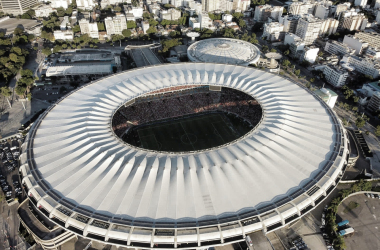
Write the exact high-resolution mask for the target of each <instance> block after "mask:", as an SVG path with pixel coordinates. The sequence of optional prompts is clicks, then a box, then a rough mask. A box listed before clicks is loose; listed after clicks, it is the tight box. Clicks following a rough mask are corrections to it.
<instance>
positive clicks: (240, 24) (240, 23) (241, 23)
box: [238, 19, 247, 28]
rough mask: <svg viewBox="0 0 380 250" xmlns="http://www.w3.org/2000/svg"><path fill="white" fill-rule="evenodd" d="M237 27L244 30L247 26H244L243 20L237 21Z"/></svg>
mask: <svg viewBox="0 0 380 250" xmlns="http://www.w3.org/2000/svg"><path fill="white" fill-rule="evenodd" d="M238 25H239V27H240V28H245V27H246V26H247V25H246V24H245V21H244V19H240V20H239V21H238Z"/></svg>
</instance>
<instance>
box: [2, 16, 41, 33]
mask: <svg viewBox="0 0 380 250" xmlns="http://www.w3.org/2000/svg"><path fill="white" fill-rule="evenodd" d="M40 23H41V22H39V21H37V20H32V19H17V18H8V19H4V20H3V21H1V22H0V31H2V32H5V35H10V34H12V33H13V31H14V30H15V29H16V28H22V29H23V30H26V29H29V28H31V27H34V26H36V25H38V24H40Z"/></svg>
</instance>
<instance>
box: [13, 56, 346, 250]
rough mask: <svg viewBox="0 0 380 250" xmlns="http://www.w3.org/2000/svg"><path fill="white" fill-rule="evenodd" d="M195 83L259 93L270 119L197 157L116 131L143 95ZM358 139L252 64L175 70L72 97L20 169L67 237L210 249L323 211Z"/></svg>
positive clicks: (136, 73) (42, 129)
mask: <svg viewBox="0 0 380 250" xmlns="http://www.w3.org/2000/svg"><path fill="white" fill-rule="evenodd" d="M194 84H197V85H207V86H222V87H228V88H233V89H236V90H239V91H242V92H244V93H247V94H249V95H252V97H254V98H255V99H256V100H257V101H258V102H259V103H260V105H261V107H262V109H263V118H262V120H261V121H260V123H259V124H258V125H257V126H256V127H255V128H254V129H253V130H251V131H250V132H248V133H247V134H246V135H245V136H243V137H241V138H239V139H238V140H236V141H233V142H231V143H229V144H225V145H222V146H220V147H216V148H212V149H208V150H201V151H196V152H176V153H174V152H167V153H165V152H155V151H152V150H145V149H141V148H137V147H133V146H131V145H128V144H126V143H125V142H123V141H122V140H121V139H120V138H119V137H118V136H116V135H115V134H114V132H113V130H112V129H111V121H112V117H113V115H114V112H115V111H116V110H118V109H119V108H120V107H121V106H122V105H125V104H126V103H129V102H131V101H132V100H133V99H134V98H137V97H141V96H142V95H146V94H148V93H150V92H152V91H157V90H158V89H163V88H168V87H171V86H183V85H194ZM347 138H348V137H347V132H346V131H345V129H344V127H343V126H342V124H341V122H340V120H339V119H338V118H337V115H336V114H335V113H334V111H333V110H332V109H331V108H330V107H329V106H328V105H327V104H326V103H325V102H324V101H323V100H322V99H320V98H319V97H318V96H317V95H315V94H314V93H312V92H310V91H309V90H308V89H307V88H305V87H303V86H302V85H299V84H297V83H293V82H291V81H289V80H287V79H285V78H282V77H280V76H277V75H273V74H271V73H268V72H264V71H261V70H258V69H254V68H251V67H242V66H235V65H227V64H208V63H180V64H174V65H173V64H169V65H160V66H152V67H145V68H138V69H134V70H131V71H127V72H123V73H120V74H116V75H112V76H109V77H106V78H103V79H100V80H98V81H95V82H92V83H90V84H88V85H86V86H83V87H81V88H78V89H76V90H75V91H73V92H71V93H70V94H68V95H66V96H65V97H63V98H61V99H60V100H59V101H57V102H56V103H55V104H53V105H52V106H51V107H50V108H49V109H48V110H46V111H45V113H43V114H42V115H41V116H40V118H39V119H38V120H37V121H36V122H35V123H34V124H33V126H32V128H31V129H30V131H29V134H28V135H27V137H26V140H25V142H24V144H23V146H22V154H21V157H20V159H21V164H22V165H21V168H20V172H21V175H22V178H23V180H22V182H23V185H24V187H25V189H26V191H27V194H28V198H29V200H30V202H31V203H33V204H34V206H36V207H37V208H38V209H39V210H40V211H42V212H43V214H44V216H46V217H48V218H49V220H51V221H52V222H53V223H55V224H56V225H58V226H59V227H60V228H63V229H65V232H66V233H67V232H70V233H71V234H75V235H78V236H80V237H84V238H88V239H92V240H96V241H100V242H104V243H107V244H113V245H118V246H128V247H134V248H144V249H149V248H164V249H165V248H167V249H169V248H182V249H194V248H207V247H210V246H216V245H223V244H230V243H232V242H237V241H241V240H243V239H244V236H245V235H246V234H248V233H251V232H255V231H262V232H264V233H267V232H271V231H273V230H276V229H278V228H280V227H283V226H285V225H287V224H289V223H291V222H293V221H295V220H297V219H299V218H300V217H302V216H304V215H305V214H306V213H307V212H309V211H310V210H312V209H313V208H314V207H315V206H317V205H318V204H319V203H320V202H321V201H322V200H323V199H324V198H325V197H326V196H327V195H328V194H329V193H330V192H331V191H332V190H333V189H334V187H335V186H336V185H337V183H338V182H339V180H340V178H341V176H342V174H343V173H344V171H345V168H346V166H347V161H348V157H349V150H348V148H349V147H348V143H349V142H348V139H347ZM23 224H25V225H26V222H25V223H23ZM26 226H27V225H26ZM28 229H29V230H31V229H30V228H28ZM41 242H42V241H40V243H41Z"/></svg>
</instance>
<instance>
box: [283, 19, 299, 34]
mask: <svg viewBox="0 0 380 250" xmlns="http://www.w3.org/2000/svg"><path fill="white" fill-rule="evenodd" d="M300 18H301V16H298V15H285V16H280V17H279V19H278V20H279V21H278V22H279V23H281V24H282V25H284V31H285V32H289V33H296V30H297V24H298V19H300Z"/></svg>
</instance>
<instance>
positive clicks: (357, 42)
mask: <svg viewBox="0 0 380 250" xmlns="http://www.w3.org/2000/svg"><path fill="white" fill-rule="evenodd" d="M343 43H344V44H346V45H347V46H348V47H350V48H352V49H354V50H355V54H356V55H359V54H362V53H363V50H364V49H366V48H368V46H369V44H368V42H365V41H363V40H362V39H359V38H357V37H355V36H353V35H345V36H344V39H343Z"/></svg>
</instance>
